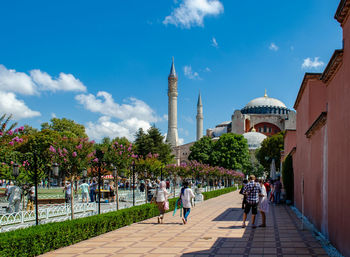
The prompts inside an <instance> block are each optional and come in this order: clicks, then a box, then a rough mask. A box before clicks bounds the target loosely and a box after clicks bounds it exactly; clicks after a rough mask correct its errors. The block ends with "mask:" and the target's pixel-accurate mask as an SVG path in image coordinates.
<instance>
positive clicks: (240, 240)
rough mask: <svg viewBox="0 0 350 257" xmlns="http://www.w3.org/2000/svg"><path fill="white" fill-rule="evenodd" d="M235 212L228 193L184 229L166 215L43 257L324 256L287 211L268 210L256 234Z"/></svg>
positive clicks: (201, 208)
mask: <svg viewBox="0 0 350 257" xmlns="http://www.w3.org/2000/svg"><path fill="white" fill-rule="evenodd" d="M240 207H241V195H239V194H238V192H233V193H229V194H226V195H223V196H220V197H217V198H214V199H210V200H208V201H205V202H204V203H202V204H200V205H197V206H196V207H194V208H193V209H192V211H191V213H190V216H189V222H188V224H187V225H182V222H181V218H180V216H179V213H176V214H175V216H174V217H173V216H172V213H168V214H166V216H165V223H164V224H157V219H156V218H152V219H149V220H146V221H143V222H139V223H137V224H133V225H131V226H128V227H124V228H121V229H118V230H115V231H112V232H110V233H106V234H104V235H101V236H98V237H95V238H92V239H89V240H86V241H83V242H80V243H78V244H75V245H72V246H69V247H65V248H61V249H58V250H56V251H53V252H50V253H46V254H45V255H43V256H46V257H48V256H58V257H63V256H67V257H68V256H96V257H97V256H101V257H102V256H127V257H132V256H164V257H167V256H169V257H170V256H186V257H190V256H201V257H204V256H221V257H223V256H289V257H292V256H327V254H326V252H325V250H324V249H323V248H322V246H321V244H320V243H319V242H318V241H317V240H316V239H315V238H314V237H313V235H312V232H310V231H307V230H300V221H299V220H298V219H297V217H296V215H295V214H294V213H293V212H292V210H291V209H290V208H289V207H287V206H283V205H281V206H272V205H271V206H270V211H269V213H268V214H267V227H266V228H256V229H252V228H251V226H250V225H249V224H248V226H247V227H246V228H244V229H243V228H241V225H242V215H243V211H242V209H241V208H240ZM249 218H250V217H249ZM258 222H260V219H258Z"/></svg>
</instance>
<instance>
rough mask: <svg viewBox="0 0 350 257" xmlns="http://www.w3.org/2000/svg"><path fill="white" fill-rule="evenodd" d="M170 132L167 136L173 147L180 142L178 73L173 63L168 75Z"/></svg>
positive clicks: (167, 140)
mask: <svg viewBox="0 0 350 257" xmlns="http://www.w3.org/2000/svg"><path fill="white" fill-rule="evenodd" d="M168 97H169V102H168V134H167V136H166V142H168V143H169V144H170V145H171V146H172V147H176V146H177V144H178V135H177V75H176V71H175V65H174V57H173V63H172V64H171V69H170V74H169V77H168Z"/></svg>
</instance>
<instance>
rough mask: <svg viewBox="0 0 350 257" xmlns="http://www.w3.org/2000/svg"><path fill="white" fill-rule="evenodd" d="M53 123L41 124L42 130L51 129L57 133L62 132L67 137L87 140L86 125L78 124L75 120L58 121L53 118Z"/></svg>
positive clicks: (63, 119) (64, 119)
mask: <svg viewBox="0 0 350 257" xmlns="http://www.w3.org/2000/svg"><path fill="white" fill-rule="evenodd" d="M50 122H51V123H48V122H45V123H42V124H41V129H42V130H44V129H51V130H54V131H57V132H60V133H61V134H62V135H64V136H66V137H80V138H87V135H86V133H85V127H84V125H81V124H78V123H76V122H75V121H73V120H69V119H66V118H62V119H58V118H52V119H51V120H50Z"/></svg>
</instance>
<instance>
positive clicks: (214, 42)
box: [211, 37, 219, 48]
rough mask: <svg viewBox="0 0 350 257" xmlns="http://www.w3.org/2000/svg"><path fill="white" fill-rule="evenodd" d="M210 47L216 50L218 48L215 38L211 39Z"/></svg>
mask: <svg viewBox="0 0 350 257" xmlns="http://www.w3.org/2000/svg"><path fill="white" fill-rule="evenodd" d="M211 45H212V46H214V47H216V48H218V47H219V44H218V42H217V41H216V38H215V37H213V38H212V39H211Z"/></svg>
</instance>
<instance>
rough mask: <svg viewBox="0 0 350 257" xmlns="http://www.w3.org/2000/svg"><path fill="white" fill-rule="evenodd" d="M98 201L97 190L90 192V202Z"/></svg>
mask: <svg viewBox="0 0 350 257" xmlns="http://www.w3.org/2000/svg"><path fill="white" fill-rule="evenodd" d="M95 199H96V192H95V190H90V201H91V202H95Z"/></svg>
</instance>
